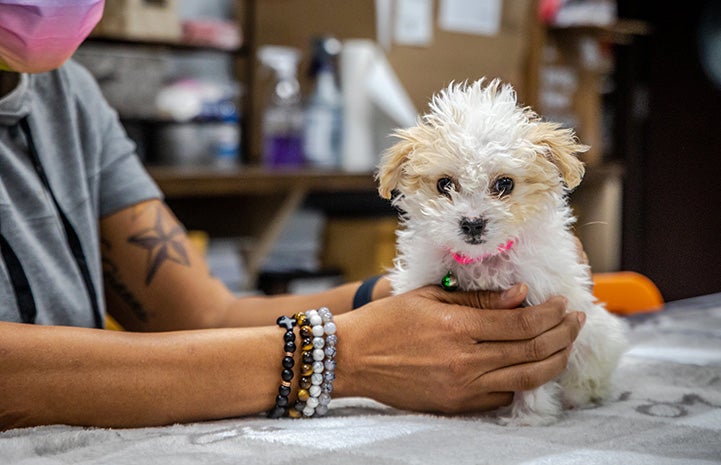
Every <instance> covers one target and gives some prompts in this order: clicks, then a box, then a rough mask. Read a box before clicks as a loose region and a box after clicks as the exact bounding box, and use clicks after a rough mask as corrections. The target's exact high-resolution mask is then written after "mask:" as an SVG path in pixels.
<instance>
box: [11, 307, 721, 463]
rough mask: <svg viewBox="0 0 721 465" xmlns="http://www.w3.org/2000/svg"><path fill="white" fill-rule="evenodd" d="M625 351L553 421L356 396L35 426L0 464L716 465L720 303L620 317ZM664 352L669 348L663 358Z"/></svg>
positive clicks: (17, 436) (15, 434)
mask: <svg viewBox="0 0 721 465" xmlns="http://www.w3.org/2000/svg"><path fill="white" fill-rule="evenodd" d="M630 322H631V326H632V330H631V341H632V349H631V350H630V352H629V353H628V354H627V355H626V356H625V357H624V359H623V361H622V363H621V365H620V367H619V369H618V372H617V376H616V388H615V390H616V392H615V394H614V396H613V400H612V401H611V402H609V403H608V404H607V405H604V406H601V407H598V408H593V409H588V410H581V411H571V412H568V413H567V414H566V415H565V417H564V418H563V419H562V420H561V421H560V422H559V423H557V424H555V425H553V426H547V427H538V428H508V427H502V426H498V425H496V424H495V423H494V421H493V419H492V416H490V415H489V416H484V415H474V416H437V415H423V414H415V413H409V412H404V411H399V410H395V409H391V408H388V407H385V406H383V405H380V404H377V403H375V402H372V401H370V400H367V399H341V400H334V401H333V402H332V403H331V407H332V408H331V411H330V413H329V415H328V416H327V417H324V418H319V419H310V420H287V419H282V420H269V419H266V418H262V417H251V418H236V419H228V420H223V421H213V422H205V423H194V424H188V425H174V426H168V427H161V428H140V429H99V428H79V427H68V426H45V427H38V428H27V429H17V430H11V431H7V432H5V433H1V434H0V457H1V460H0V462H1V463H3V464H27V465H29V464H43V465H45V464H48V465H50V464H81V463H82V464H114V465H122V464H128V465H145V464H148V465H149V464H163V465H165V464H173V465H182V464H195V463H207V464H214V465H218V464H225V463H227V464H241V463H242V464H244V465H252V464H269V463H272V464H289V465H290V464H293V465H296V464H298V463H308V464H313V465H322V464H343V465H354V464H363V465H366V464H388V465H402V464H409V465H410V464H454V465H463V464H474V465H478V464H493V465H499V464H524V465H531V464H533V465H545V464H549V465H550V464H553V465H565V464H579V463H582V464H584V465H596V464H598V465H613V464H619V465H633V464H644V465H645V464H648V465H706V464H721V362H720V361H719V360H720V358H719V354H721V294H717V295H713V296H707V297H704V298H697V299H690V300H688V301H680V302H676V303H673V304H671V305H668V306H667V308H666V309H665V310H664V311H663V312H661V313H657V314H653V315H650V316H644V317H634V318H631V319H630ZM669 348H673V350H670V349H669Z"/></svg>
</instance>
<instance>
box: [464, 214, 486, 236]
mask: <svg viewBox="0 0 721 465" xmlns="http://www.w3.org/2000/svg"><path fill="white" fill-rule="evenodd" d="M485 229H486V220H484V219H483V218H466V217H463V218H462V219H461V231H463V234H465V235H466V236H468V237H471V238H478V237H479V236H481V235H482V234H483V231H484V230H485Z"/></svg>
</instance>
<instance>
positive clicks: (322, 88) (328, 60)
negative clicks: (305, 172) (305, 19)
mask: <svg viewBox="0 0 721 465" xmlns="http://www.w3.org/2000/svg"><path fill="white" fill-rule="evenodd" d="M338 52H340V42H338V41H337V40H336V39H334V38H322V39H319V40H318V41H317V42H316V53H315V55H316V56H315V57H314V58H315V61H316V67H317V69H316V82H315V89H314V91H313V93H312V95H311V96H310V98H309V100H308V102H307V105H306V109H305V124H304V132H303V152H304V153H305V157H306V161H307V163H308V165H310V166H311V167H316V168H338V167H339V166H340V155H341V149H342V145H341V137H342V132H343V124H342V118H343V97H342V95H341V93H340V90H339V89H338V84H337V78H336V75H335V72H334V68H333V61H332V60H333V58H334V57H335V56H336V55H337V54H338Z"/></svg>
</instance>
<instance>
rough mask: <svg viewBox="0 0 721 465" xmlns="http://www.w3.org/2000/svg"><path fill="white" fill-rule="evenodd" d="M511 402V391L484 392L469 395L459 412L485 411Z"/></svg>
mask: <svg viewBox="0 0 721 465" xmlns="http://www.w3.org/2000/svg"><path fill="white" fill-rule="evenodd" d="M511 402H513V392H486V393H479V395H477V396H474V397H471V398H470V399H469V400H468V401H467V402H466V403H465V405H464V406H463V409H462V410H459V412H454V413H460V412H464V411H465V412H486V411H488V410H495V409H497V408H500V407H505V406H506V405H509V404H510V403H511Z"/></svg>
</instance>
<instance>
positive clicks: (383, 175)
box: [376, 130, 415, 199]
mask: <svg viewBox="0 0 721 465" xmlns="http://www.w3.org/2000/svg"><path fill="white" fill-rule="evenodd" d="M395 135H396V136H397V137H398V138H399V139H400V140H399V141H398V142H396V143H395V144H394V145H393V146H392V147H390V148H389V149H387V150H386V151H385V153H383V159H382V160H381V163H380V166H379V167H378V172H377V173H376V180H377V181H378V192H379V193H380V195H381V197H383V198H384V199H390V198H391V195H392V193H393V189H395V188H396V187H397V186H398V184H399V183H400V180H401V177H402V176H403V165H404V164H405V162H406V161H407V160H408V156H409V154H410V153H411V152H412V151H413V147H414V145H415V143H414V139H413V137H411V135H410V132H409V131H407V130H406V131H398V132H396V134H395Z"/></svg>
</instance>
